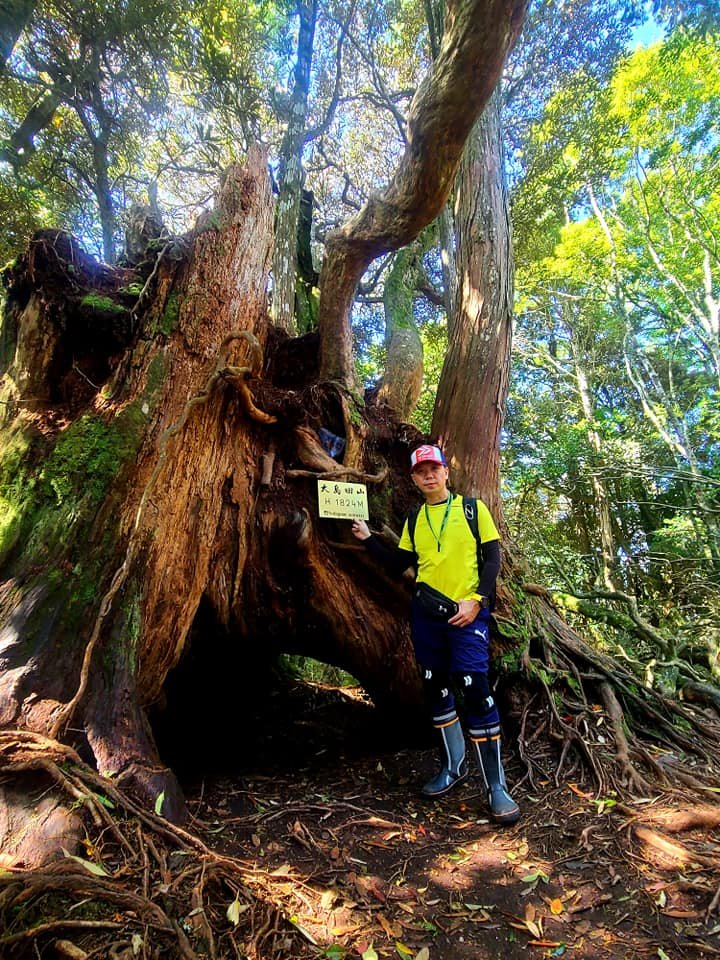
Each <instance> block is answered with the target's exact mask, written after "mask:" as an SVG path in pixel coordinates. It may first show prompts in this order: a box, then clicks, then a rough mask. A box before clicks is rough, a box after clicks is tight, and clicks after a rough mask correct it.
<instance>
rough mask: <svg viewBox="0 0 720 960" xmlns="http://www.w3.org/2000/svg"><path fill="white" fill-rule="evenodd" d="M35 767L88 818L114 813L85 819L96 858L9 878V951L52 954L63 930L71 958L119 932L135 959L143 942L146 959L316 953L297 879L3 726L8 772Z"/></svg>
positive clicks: (1, 944)
mask: <svg viewBox="0 0 720 960" xmlns="http://www.w3.org/2000/svg"><path fill="white" fill-rule="evenodd" d="M59 764H62V769H60V767H59ZM30 769H32V770H33V771H35V772H45V773H47V774H48V775H49V776H50V777H52V781H51V782H56V783H59V785H60V786H62V788H63V790H65V791H66V792H67V793H69V795H70V796H71V797H73V799H74V800H76V802H77V803H78V806H79V807H80V809H81V810H82V811H83V812H84V813H87V814H90V813H91V811H92V810H93V809H99V808H101V809H102V810H104V812H105V816H104V817H102V818H101V819H100V821H99V822H98V821H97V820H96V818H95V817H94V816H92V815H88V816H87V818H86V823H85V829H86V840H85V841H84V847H85V850H86V855H84V856H82V857H66V858H65V859H63V860H59V861H56V862H53V863H51V864H49V865H47V866H44V867H42V868H38V869H19V868H14V869H10V870H6V871H4V872H2V873H0V931H2V932H0V953H2V956H3V957H6V958H8V960H13V958H15V957H18V958H19V957H24V956H27V955H28V953H27V951H28V946H29V945H30V944H33V945H35V946H36V947H37V949H38V950H40V951H42V949H44V947H45V946H46V945H47V944H48V943H49V942H50V941H51V940H55V939H56V938H57V937H58V935H62V936H63V937H64V938H68V940H67V942H68V944H69V946H68V951H69V952H66V953H65V954H64V955H66V956H82V955H83V954H82V950H83V949H85V950H86V951H97V950H98V947H99V946H102V945H103V944H104V947H103V950H104V952H103V954H102V955H107V956H109V955H110V953H109V952H108V950H109V948H110V946H111V944H117V943H118V942H119V935H120V940H122V947H123V949H126V948H127V950H128V955H136V954H137V949H135V948H133V949H132V950H131V949H130V948H131V941H132V940H133V938H134V940H135V943H136V944H137V943H141V944H142V947H143V950H144V953H143V955H147V956H151V955H156V954H157V952H158V951H160V952H162V953H163V955H171V956H178V957H183V958H186V960H191V958H193V960H195V958H198V957H201V956H205V957H210V958H216V957H222V956H230V955H233V956H236V955H242V956H247V957H249V958H255V960H259V958H261V957H262V958H263V960H265V958H268V960H272V958H273V957H276V956H285V957H287V956H293V957H296V958H302V957H305V956H309V955H310V954H309V953H308V948H307V946H306V944H305V941H304V939H303V938H302V936H301V934H300V933H299V932H298V931H297V929H296V928H295V927H293V925H292V924H291V923H290V922H289V920H288V919H287V918H288V917H289V916H290V915H292V914H293V913H296V912H297V910H298V907H299V905H301V903H302V901H301V900H299V899H298V898H297V897H295V895H294V893H293V889H292V885H291V884H288V882H287V877H282V878H275V877H272V876H270V875H268V874H266V873H265V872H264V871H261V870H257V869H255V868H254V867H252V866H251V865H249V864H247V863H244V862H243V861H240V860H236V859H231V858H228V857H223V856H219V855H218V854H216V853H214V852H213V851H212V850H211V849H209V848H208V847H207V846H206V845H205V844H204V843H203V842H202V841H201V840H199V839H198V838H197V837H194V836H193V835H192V834H189V833H187V832H186V831H184V830H182V829H180V828H178V827H174V826H173V825H172V824H170V823H168V822H167V821H165V820H163V819H162V818H161V817H157V816H154V815H153V814H150V813H148V812H147V811H143V810H142V809H141V808H139V807H138V806H137V805H136V804H135V803H134V802H133V801H132V800H130V799H129V798H128V797H126V796H125V795H124V794H123V793H122V791H120V790H119V789H118V788H117V787H116V786H115V784H113V782H112V781H111V780H107V779H104V778H102V777H100V776H98V775H97V774H96V773H94V771H92V770H91V769H90V768H89V767H87V766H86V765H85V764H83V763H82V761H80V759H79V757H78V756H77V754H75V752H74V751H73V750H71V749H70V748H69V747H65V746H63V745H62V744H60V743H57V742H54V741H50V740H48V739H47V738H43V737H39V736H34V735H32V734H29V733H27V732H17V731H5V732H2V733H0V775H2V776H3V777H12V778H13V779H14V780H17V778H18V777H22V776H23V775H24V773H25V771H27V770H30ZM68 785H71V786H72V787H73V789H71V790H68ZM233 903H234V904H236V907H235V908H234V910H233V909H231V910H230V912H229V915H228V910H229V908H231V905H232V904H233ZM70 937H71V938H72V939H70ZM104 938H107V939H104ZM138 938H139V939H138ZM233 943H234V944H235V947H233V946H232V944H233ZM73 947H74V948H75V951H76V952H75V953H73V952H72V949H71V948H73ZM123 955H124V954H123Z"/></svg>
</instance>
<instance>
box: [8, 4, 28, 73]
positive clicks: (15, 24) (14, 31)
mask: <svg viewBox="0 0 720 960" xmlns="http://www.w3.org/2000/svg"><path fill="white" fill-rule="evenodd" d="M35 6H36V2H35V0H6V2H3V3H2V4H0V76H2V74H3V73H4V71H5V65H6V63H7V61H8V60H9V59H10V55H11V54H12V52H13V49H14V47H15V44H16V43H17V41H18V37H19V36H20V34H21V33H22V32H23V29H24V28H25V25H26V24H27V22H28V20H29V19H30V17H31V16H32V15H33V12H34V10H35Z"/></svg>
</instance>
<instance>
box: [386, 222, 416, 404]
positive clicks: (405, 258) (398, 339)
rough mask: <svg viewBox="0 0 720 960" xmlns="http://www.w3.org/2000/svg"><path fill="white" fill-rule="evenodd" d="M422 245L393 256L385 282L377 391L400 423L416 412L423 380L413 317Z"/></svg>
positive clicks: (413, 245)
mask: <svg viewBox="0 0 720 960" xmlns="http://www.w3.org/2000/svg"><path fill="white" fill-rule="evenodd" d="M423 247H424V245H423V244H422V243H421V242H420V241H419V240H418V241H416V242H415V243H413V244H410V245H409V246H407V247H403V249H402V250H400V251H399V252H398V253H397V254H396V255H395V260H394V262H393V265H392V268H391V270H390V272H389V273H388V276H387V278H386V280H385V287H384V290H383V306H384V309H385V344H386V348H387V360H386V363H385V370H384V372H383V376H382V380H381V381H380V386H379V388H378V399H379V400H381V401H383V402H385V403H386V404H387V405H388V406H389V407H390V408H391V409H392V410H394V411H395V414H396V415H397V416H398V417H399V419H400V420H407V419H408V418H409V417H410V414H411V413H412V412H413V410H414V409H415V404H416V403H417V401H418V397H419V396H420V391H421V389H422V379H423V347H422V341H421V339H420V334H419V333H418V329H417V324H416V323H415V318H414V316H413V304H414V302H415V297H416V296H417V295H418V293H417V283H418V274H419V269H418V268H419V264H418V258H421V257H422V254H423Z"/></svg>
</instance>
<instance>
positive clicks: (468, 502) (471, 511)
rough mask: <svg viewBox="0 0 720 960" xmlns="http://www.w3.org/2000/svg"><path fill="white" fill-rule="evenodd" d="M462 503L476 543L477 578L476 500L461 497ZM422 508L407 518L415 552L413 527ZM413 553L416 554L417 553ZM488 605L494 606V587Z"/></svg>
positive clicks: (479, 551)
mask: <svg viewBox="0 0 720 960" xmlns="http://www.w3.org/2000/svg"><path fill="white" fill-rule="evenodd" d="M462 503H463V513H464V514H465V519H466V520H467V524H468V526H469V527H470V532H471V533H472V535H473V537H475V542H476V543H477V568H478V576H479V575H480V571H481V570H482V568H483V558H482V549H481V548H482V540H481V539H480V529H479V527H478V511H477V499H476V498H475V497H463V498H462ZM422 506H423V505H422V504H420V505H419V506H417V507H415V508H414V509H413V510H411V511H410V513H409V514H408V518H407V525H408V534H409V536H410V542H411V543H412V546H413V550H415V527H416V526H417V518H418V515H419V513H420V510H421V509H422ZM415 552H416V553H417V551H415ZM488 605H489V607H490V609H491V610H492V608H493V607H494V605H495V588H494V587H493V591H492V593H491V595H490V596H489V597H488Z"/></svg>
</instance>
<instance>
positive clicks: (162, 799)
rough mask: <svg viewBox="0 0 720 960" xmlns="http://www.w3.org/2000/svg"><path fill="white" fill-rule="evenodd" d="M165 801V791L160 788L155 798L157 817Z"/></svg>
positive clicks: (160, 813)
mask: <svg viewBox="0 0 720 960" xmlns="http://www.w3.org/2000/svg"><path fill="white" fill-rule="evenodd" d="M164 803H165V791H164V790H161V791H160V793H159V794H158V795H157V798H156V800H155V813H156V815H157V816H158V817H161V816H162V808H163V804H164Z"/></svg>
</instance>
